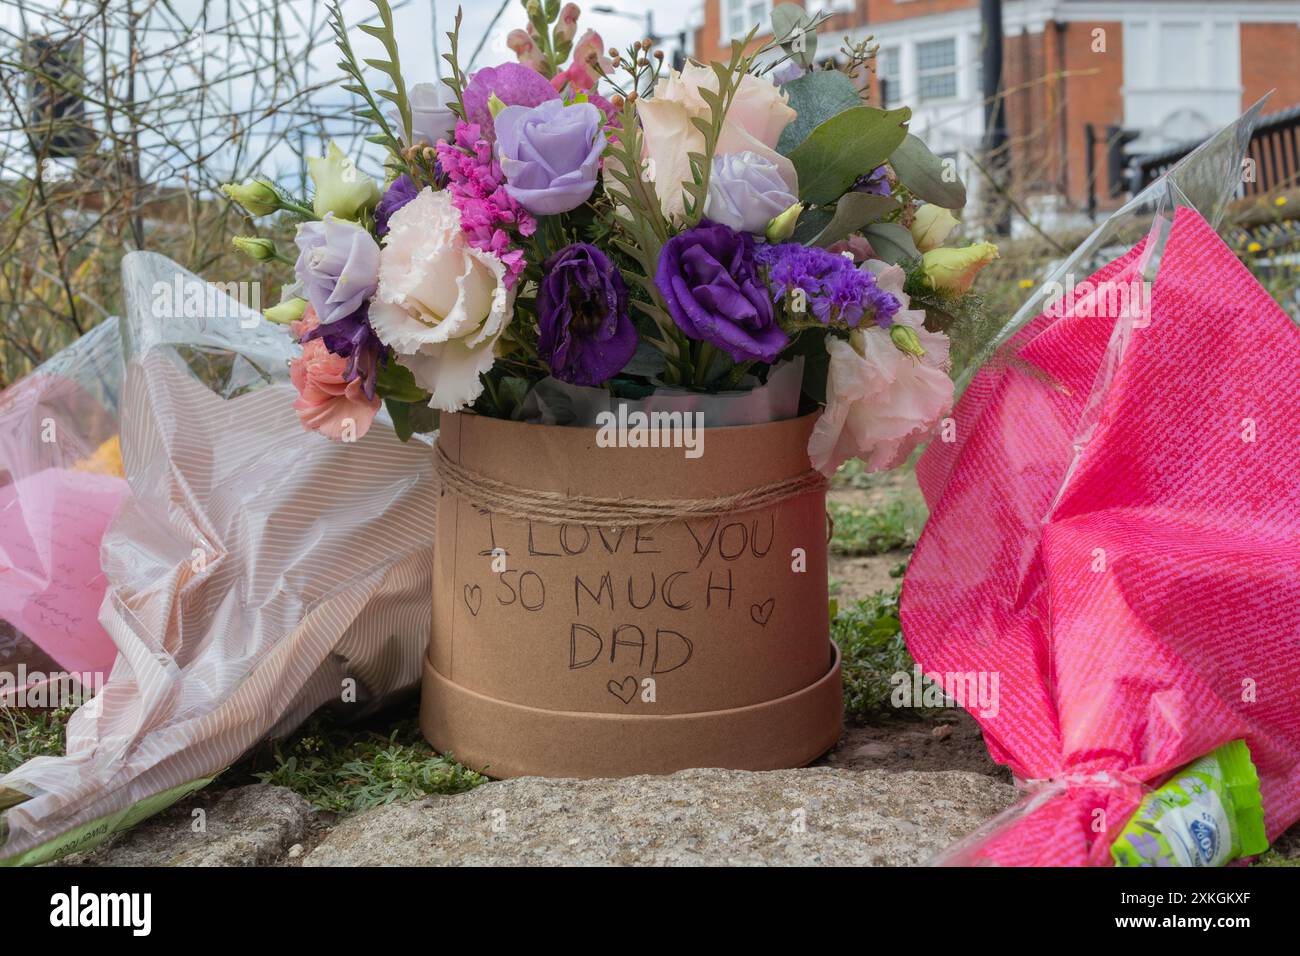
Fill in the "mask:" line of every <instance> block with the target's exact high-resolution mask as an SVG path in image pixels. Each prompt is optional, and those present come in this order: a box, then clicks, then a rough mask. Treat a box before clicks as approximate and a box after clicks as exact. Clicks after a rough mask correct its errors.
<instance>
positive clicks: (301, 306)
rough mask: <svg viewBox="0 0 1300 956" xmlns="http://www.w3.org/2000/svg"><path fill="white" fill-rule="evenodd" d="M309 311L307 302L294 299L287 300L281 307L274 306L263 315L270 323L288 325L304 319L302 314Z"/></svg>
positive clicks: (263, 312) (265, 310) (263, 311)
mask: <svg viewBox="0 0 1300 956" xmlns="http://www.w3.org/2000/svg"><path fill="white" fill-rule="evenodd" d="M306 311H307V300H306V299H299V298H292V299H285V300H284V301H283V302H281V303H280V304H279V305H273V306H271V308H269V309H263V310H262V315H264V316H266V320H267V321H268V322H274V323H275V324H276V325H288V324H289V323H290V322H297V321H298V320H299V319H301V318H302V314H303V313H304V312H306Z"/></svg>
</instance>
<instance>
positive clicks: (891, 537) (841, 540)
mask: <svg viewBox="0 0 1300 956" xmlns="http://www.w3.org/2000/svg"><path fill="white" fill-rule="evenodd" d="M827 507H828V509H829V511H830V516H831V520H832V521H833V522H834V524H835V534H834V537H832V538H831V553H832V554H843V555H849V556H852V557H857V556H860V555H870V554H884V553H885V552H887V551H899V550H902V549H904V548H910V547H912V546H914V545H915V544H916V539H917V537H919V536H920V534H921V528H922V526H924V524H925V519H926V517H927V511H926V508H925V505H924V503H922V502H921V501H920V500H918V499H916V498H911V497H906V498H896V499H894V500H893V501H889V502H886V503H885V504H884V505H881V506H879V507H875V508H867V507H863V506H862V505H857V504H848V503H845V502H841V501H832V502H829V503H828V505H827Z"/></svg>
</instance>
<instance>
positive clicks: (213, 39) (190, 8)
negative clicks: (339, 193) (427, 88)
mask: <svg viewBox="0 0 1300 956" xmlns="http://www.w3.org/2000/svg"><path fill="white" fill-rule="evenodd" d="M247 2H248V6H249V7H252V8H254V9H256V8H258V7H261V8H262V9H264V10H269V9H271V6H270V4H271V3H272V2H275V9H276V11H277V12H278V13H279V15H280V20H281V22H282V23H283V24H285V25H286V27H287V30H288V32H287V34H286V36H285V41H286V46H287V47H288V48H289V49H290V50H292V49H294V47H295V46H297V47H298V49H301V48H302V45H305V44H306V32H305V31H302V30H301V29H300V28H299V27H297V24H299V23H315V24H317V25H320V24H323V22H324V16H325V9H326V5H325V4H324V3H323V2H321V0H247ZM390 3H391V5H392V7H393V10H394V21H395V25H396V34H397V38H398V44H399V51H400V55H401V60H402V71H403V75H404V77H405V79H406V82H407V83H408V85H414V84H416V83H420V82H432V81H434V80H435V79H436V78H437V70H436V68H435V64H437V63H438V62H439V61H438V60H437V58H436V57H435V55H434V48H435V47H434V37H435V35H436V36H437V49H438V52H439V53H446V52H447V49H448V45H447V40H446V36H445V35H446V33H447V31H448V30H450V29H451V28H452V25H453V23H454V21H455V16H456V10H457V8H458V6H463V10H464V19H463V22H462V25H461V50H462V68H464V67H467V66H468V60H469V58H470V56H471V54H472V53H473V51H474V49H475V48H476V47H477V46H478V43H479V40H480V39H481V38H483V37H484V35H485V34H486V36H487V40H486V42H485V43H484V45H483V49H482V52H481V53H480V54H479V57H478V60H477V62H476V64H475V66H476V67H481V66H490V65H493V64H497V63H501V62H504V61H513V60H514V54H513V53H511V52H510V50H509V48H508V47H507V46H506V43H505V38H506V36H507V34H509V32H510V31H511V30H513V29H516V28H519V27H523V26H525V24H526V17H525V13H524V10H523V8H522V6H521V4H520V2H519V0H508V2H507V3H506V4H505V7H504V10H502V4H501V0H463V2H462V0H390ZM651 3H652V4H653V9H654V18H655V22H654V27H655V30H656V32H657V33H659V34H660V35H661V36H670V35H675V34H676V33H677V32H678V31H679V30H681V29H683V28H685V27H686V26H687V25H688V24H690V23H692V22H693V20H692V18H693V17H698V16H699V12H700V10H701V8H702V3H703V0H602V2H596V0H593V2H591V3H589V4H583V3H579V6H580V7H582V8H583V13H582V15H581V17H580V18H579V21H578V30H579V34H581V33H582V32H583V31H585V30H587V29H589V28H590V29H594V30H596V31H597V32H599V33H600V35H601V39H602V40H603V41H604V45H605V46H606V47H609V46H617V47H619V48H622V47H625V46H626V45H627V44H629V43H631V42H632V41H633V40H636V39H639V38H641V37H642V36H644V35H645V20H644V17H645V10H646V9H647V6H648V5H649V4H651ZM148 6H149V4H148V3H147V2H146V0H141V2H138V3H137V4H136V8H135V9H136V11H137V12H138V11H140V10H141V9H144V8H146V7H148ZM596 6H603V7H610V8H613V9H614V10H617V11H622V12H623V15H619V14H617V13H598V12H596V11H595V10H594V9H593V8H594V7H596ZM97 7H98V2H97V0H0V30H2V31H3V32H4V36H3V43H2V44H0V49H3V50H5V51H7V54H6V55H12V54H13V53H14V51H15V48H14V43H15V41H16V39H17V38H19V37H21V36H23V34H24V23H25V24H26V32H28V33H30V34H33V35H39V34H53V35H60V34H62V33H65V32H66V30H67V26H66V21H63V22H61V21H60V19H59V17H60V12H63V13H67V14H70V15H71V18H72V19H73V21H74V22H75V21H80V20H81V19H82V18H84V17H85V16H86V15H87V14H88V13H92V12H93V11H94V10H95V9H96V8H97ZM342 7H343V13H344V18H345V19H346V21H347V22H348V24H349V25H350V26H353V27H354V28H353V29H352V30H351V31H350V39H351V43H352V45H353V47H354V49H355V50H356V53H357V55H358V56H359V57H362V58H365V57H376V56H382V49H381V47H380V45H379V43H378V41H376V40H373V39H372V38H370V37H367V36H365V35H364V34H362V33H361V32H360V31H358V30H356V29H355V24H357V23H358V22H360V21H362V20H363V19H365V18H368V17H372V16H373V15H374V7H373V5H372V4H371V3H370V2H369V0H343V3H342ZM109 9H110V10H112V11H113V17H114V19H115V20H116V21H117V22H118V23H125V12H126V8H125V6H113V7H110V8H109ZM499 10H502V12H501V15H500V17H499V19H497V20H496V22H495V24H493V19H494V17H495V16H496V14H497V13H498V11H499ZM154 11H155V12H154V14H153V16H152V19H150V20H148V21H146V22H147V23H148V24H150V26H149V28H148V29H147V30H146V31H145V32H144V33H142V35H141V39H140V43H141V45H142V52H143V53H144V54H145V55H146V60H145V62H147V63H149V64H150V67H149V68H150V69H155V70H157V69H164V70H165V69H167V67H165V66H164V65H163V63H164V62H166V61H164V60H160V59H159V58H157V57H153V58H149V54H151V53H153V52H155V51H159V50H166V49H169V48H171V47H173V46H175V45H176V44H177V43H178V42H183V40H184V37H183V31H177V30H175V29H170V28H167V29H159V28H158V27H157V26H156V24H157V23H160V22H161V23H164V24H168V25H170V24H175V23H182V24H185V25H192V24H197V23H200V22H203V17H204V15H205V4H204V2H203V0H167V3H166V4H165V5H163V6H155V7H154ZM159 11H164V12H159ZM169 11H174V14H173V13H172V12H169ZM227 11H231V16H232V17H233V27H232V26H231V25H230V24H228V23H226V17H227ZM240 11H241V6H240V4H238V3H227V2H224V0H209V2H208V3H207V4H206V24H207V26H206V33H207V34H208V39H207V41H206V42H207V46H206V47H205V56H204V59H205V62H207V63H208V64H209V69H210V71H211V72H210V73H209V75H208V76H209V81H210V77H211V76H213V75H220V74H222V71H223V70H225V69H226V62H228V61H229V62H233V61H234V57H233V56H230V57H223V55H222V54H223V52H225V51H224V49H223V47H222V43H223V42H224V41H223V39H222V37H221V34H222V32H223V31H229V30H231V29H234V30H237V31H239V32H241V33H243V34H245V35H247V34H248V32H249V31H250V30H252V31H260V30H264V29H265V20H263V21H262V23H261V24H260V25H250V23H251V22H250V21H248V19H247V15H246V14H241V12H240ZM241 15H243V16H244V17H245V22H243V23H241V22H240V21H239V17H240V16H241ZM435 20H436V28H435ZM295 30H297V31H298V33H297V34H295V32H294V31H295ZM257 35H259V36H260V35H261V34H260V32H259V33H258V34H257ZM92 36H95V37H96V38H97V34H92ZM318 40H319V43H318V45H317V46H316V47H315V48H314V49H313V51H312V54H311V56H310V57H309V59H308V69H309V76H308V78H309V80H310V82H311V83H330V82H333V81H335V80H338V79H341V78H342V77H341V74H340V72H339V70H338V68H337V66H336V63H337V60H338V51H337V50H336V49H335V48H334V46H333V43H332V42H331V41H332V37H331V36H330V35H329V33H328V31H322V32H321V33H319V34H318ZM111 42H112V45H113V47H114V48H115V49H116V50H117V53H116V55H115V59H117V60H119V62H120V61H122V60H125V53H126V42H127V41H126V30H125V29H120V30H115V31H113V35H112V37H111ZM254 42H256V41H255V40H254ZM270 44H271V40H270V39H269V38H268V40H267V46H266V47H265V49H266V50H275V49H278V48H277V47H273V46H270ZM91 49H93V45H91V46H88V53H87V56H88V57H90V56H92V55H93V54H92V53H90V52H89V51H90V50H91ZM268 55H269V54H268ZM86 71H87V73H88V75H89V76H91V77H92V78H94V77H97V76H98V72H99V67H98V65H96V64H94V63H92V62H87V64H86ZM236 72H238V71H236ZM171 75H173V76H174V77H176V83H175V85H176V86H177V87H179V88H182V89H183V88H185V87H187V86H190V85H192V84H193V83H195V82H198V80H197V78H191V77H188V76H186V77H184V78H181V77H180V71H179V70H174V69H173V70H172V74H171ZM367 79H368V80H369V81H370V82H371V83H372V85H373V86H374V87H375V88H382V87H383V85H384V84H385V82H386V80H385V78H384V77H383V75H382V74H380V73H378V72H377V71H370V73H369V75H368V77H367ZM268 82H270V78H269V77H260V78H259V77H258V76H246V77H245V76H241V77H238V78H236V79H233V80H230V81H229V82H228V83H227V84H226V85H225V86H223V87H222V90H223V92H224V93H225V94H226V96H227V97H228V98H229V99H230V101H231V102H233V103H236V104H238V103H240V102H246V103H264V102H266V101H267V100H266V97H267V89H266V83H268ZM259 84H260V85H259ZM139 95H141V94H139V93H137V96H139ZM145 95H146V96H147V94H145ZM349 100H350V95H349V94H347V93H345V92H343V91H341V90H339V89H337V87H336V86H330V87H329V88H328V89H323V90H321V91H319V92H317V93H316V94H314V95H313V99H312V101H313V103H314V104H315V105H317V106H318V107H323V108H325V107H329V106H331V105H332V106H333V107H334V108H335V111H336V112H337V111H338V110H339V109H340V108H341V107H342V105H343V104H345V103H347V102H348V101H349ZM90 112H91V113H92V114H94V113H96V112H98V108H97V107H94V106H91V107H90ZM287 119H288V117H286V116H284V115H273V116H269V117H266V118H264V119H259V120H258V122H257V124H256V127H255V128H254V129H253V138H254V139H256V138H260V137H269V139H268V140H267V141H268V142H269V141H270V140H272V139H275V138H276V137H277V135H278V134H277V132H276V131H277V129H279V128H282V127H283V124H284V123H285V122H286V120H287ZM162 122H163V124H164V125H168V126H170V125H172V124H173V123H175V124H176V125H177V126H185V125H186V124H190V125H192V118H191V117H190V116H189V115H188V114H179V115H173V114H170V113H169V114H168V115H167V116H165V117H163V121H162ZM0 125H3V126H6V127H8V126H9V124H8V123H3V124H0ZM10 130H11V131H10V132H8V133H7V134H6V133H0V152H3V154H4V155H5V156H6V157H7V158H6V160H5V163H4V165H5V167H6V169H5V170H3V171H0V173H5V174H9V175H12V173H13V172H14V171H15V170H17V169H20V168H21V167H22V162H23V157H25V156H26V154H27V152H28V151H27V150H26V149H25V141H24V140H22V139H21V137H20V136H18V135H17V134H16V132H15V131H12V127H10ZM199 130H201V131H199ZM228 131H229V124H224V125H223V124H221V123H219V122H217V121H216V120H215V118H213V120H212V121H211V123H210V125H204V126H202V127H199V128H197V129H188V130H185V131H183V132H179V133H178V138H179V139H181V140H189V141H192V142H200V141H201V142H203V143H206V142H208V141H211V140H212V139H219V138H220V137H223V136H224V135H226V133H228ZM334 135H338V134H337V133H335V134H334ZM148 139H149V133H148V132H147V131H146V132H145V133H144V134H143V137H142V142H143V143H144V145H145V146H146V148H147V147H148ZM311 139H315V140H318V139H319V137H312V138H311ZM294 140H295V141H296V137H294ZM343 145H344V146H345V148H348V144H343ZM303 149H304V151H307V152H311V151H313V150H317V149H322V150H323V145H322V144H320V143H319V142H312V141H310V140H309V141H306V142H304V144H303ZM361 149H364V150H365V152H366V154H367V157H368V158H369V160H370V162H368V163H366V164H365V165H367V166H369V167H370V168H371V169H372V171H377V170H378V166H379V164H380V163H381V162H382V150H380V149H378V148H377V147H370V146H361V145H360V144H356V143H354V144H352V150H353V151H358V150H361ZM196 151H197V150H196ZM298 152H299V150H297V149H296V148H292V143H291V144H289V145H287V146H281V147H278V148H276V149H275V151H274V152H273V153H272V155H270V156H268V157H267V158H266V162H265V164H264V166H265V167H269V168H262V169H261V170H260V171H261V172H263V173H264V174H266V175H269V176H272V177H290V176H293V175H295V174H296V172H297V170H298V169H299V167H300V157H299V156H298ZM151 158H153V159H154V160H155V162H154V166H153V168H152V169H145V170H144V174H145V177H146V178H147V179H150V180H153V181H163V180H167V179H169V178H173V177H171V176H169V175H168V172H167V167H168V166H169V165H170V163H169V162H168V160H167V158H166V157H164V159H163V161H162V162H161V163H159V162H157V154H155V156H153V157H151ZM228 158H230V154H229V151H224V152H223V151H218V152H217V153H216V155H214V156H213V157H211V159H210V161H209V163H210V166H211V165H216V166H220V165H221V163H222V162H223V161H225V160H227V159H228ZM146 165H148V163H146ZM177 165H178V166H183V163H178V164H177ZM215 171H216V170H214V172H215ZM249 172H252V171H251V170H246V169H241V170H240V173H241V174H247V173H249ZM286 185H289V184H288V183H286Z"/></svg>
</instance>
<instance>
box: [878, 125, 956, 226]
mask: <svg viewBox="0 0 1300 956" xmlns="http://www.w3.org/2000/svg"><path fill="white" fill-rule="evenodd" d="M889 165H890V166H892V167H894V172H895V173H896V174H897V175H898V180H899V182H901V183H902V184H903V185H904V186H906V187H907V188H908V189H909V190H911V191H912V194H913V195H915V196H917V197H918V198H920V199H924V200H925V201H926V202H931V203H934V204H935V205H936V206H942V207H943V208H944V209H961V208H963V207H964V206H965V205H966V185H965V184H964V183H963V182H962V181H961V178H960V177H959V176H958V175H957V172H956V169H955V168H954V167H953V166H951V165H947V164H945V163H944V161H943V160H942V159H940V158H939V157H938V156H936V155H934V153H932V152H930V147H928V146H926V145H925V143H924V142H922V141H921V139H920V138H919V137H917V136H914V135H913V134H911V133H908V134H907V135H906V136H905V137H903V142H901V143H900V144H899V145H898V148H897V149H895V150H894V152H893V153H892V154H891V155H890V157H889Z"/></svg>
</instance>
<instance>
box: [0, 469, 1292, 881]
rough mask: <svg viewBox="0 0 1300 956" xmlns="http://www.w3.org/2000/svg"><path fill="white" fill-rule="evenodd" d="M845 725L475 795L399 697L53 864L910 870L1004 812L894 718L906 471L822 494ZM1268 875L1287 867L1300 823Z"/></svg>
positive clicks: (921, 728)
mask: <svg viewBox="0 0 1300 956" xmlns="http://www.w3.org/2000/svg"><path fill="white" fill-rule="evenodd" d="M830 510H831V514H832V518H833V520H834V523H835V533H834V538H833V541H832V549H831V550H832V554H831V559H830V585H831V595H832V600H833V601H834V602H835V605H836V610H837V612H838V613H837V615H836V618H835V622H834V625H833V627H834V636H835V638H836V640H837V641H838V642H839V644H840V646H841V648H843V650H844V653H845V709H846V718H847V720H846V727H845V731H844V734H843V735H842V737H841V738H840V741H839V743H838V744H837V746H836V747H835V749H834V750H832V751H831V752H830V753H828V754H826V755H825V756H824V757H823V758H822V759H821V760H819V761H817V762H816V763H815V764H814V765H813V766H812V767H809V768H804V769H798V770H784V771H774V772H769V773H748V772H741V771H727V770H688V771H682V772H681V773H677V774H674V775H672V776H669V777H636V778H630V779H624V780H596V781H575V780H544V779H541V778H520V779H516V780H508V781H500V782H497V781H488V780H486V779H485V778H483V777H481V776H479V775H478V774H475V773H473V772H472V771H469V770H467V769H465V768H464V767H461V766H459V765H458V764H455V763H454V762H452V761H448V760H446V759H444V758H442V757H441V756H439V755H438V754H436V753H434V752H433V751H432V750H431V749H430V748H429V747H428V745H427V744H426V743H425V742H424V740H423V738H422V737H421V736H420V733H419V728H418V724H417V719H416V718H417V711H418V700H417V698H416V697H415V696H414V695H412V696H411V697H410V698H408V699H407V700H405V701H402V702H399V703H398V704H396V705H394V707H392V708H391V709H389V710H388V711H386V712H384V713H381V714H377V715H374V716H373V717H371V718H370V719H368V720H367V721H366V722H365V723H364V724H361V725H349V726H342V725H337V724H335V723H333V722H332V720H331V719H330V718H329V717H325V716H322V717H317V718H315V719H313V720H312V721H310V722H308V724H307V725H306V726H304V727H303V728H301V729H300V730H299V731H298V732H297V733H295V734H294V735H292V736H291V737H290V738H289V739H287V740H285V741H281V742H279V743H276V744H265V745H263V746H261V747H259V748H257V749H256V750H255V751H254V752H253V753H251V754H250V755H249V756H248V757H247V758H245V760H243V761H242V762H241V763H240V764H239V765H237V766H235V767H232V768H231V769H230V770H228V771H227V772H226V773H225V774H223V775H222V776H221V777H220V778H218V780H217V781H216V782H215V783H214V784H212V785H211V786H209V787H208V788H206V789H204V790H202V791H200V792H199V793H197V794H195V795H193V796H192V797H190V798H188V799H187V800H184V801H182V802H181V803H179V804H177V805H176V806H174V807H172V808H170V809H169V810H167V811H165V812H163V813H161V814H159V815H158V816H156V817H154V818H152V819H151V820H148V821H146V822H145V823H143V824H141V825H140V826H138V827H136V828H135V829H134V830H132V831H130V832H128V833H125V834H121V835H119V836H117V837H115V838H113V839H112V840H111V841H110V842H108V843H107V844H105V845H104V846H102V847H100V848H98V849H96V850H93V851H91V852H89V853H85V854H81V855H78V856H76V857H72V858H69V859H68V860H66V861H63V862H66V863H70V864H72V865H79V866H96V865H136V864H153V865H159V864H162V865H199V866H201V865H236V866H238V865H276V866H299V865H302V866H335V865H349V864H377V863H412V864H489V863H505V864H554V863H573V864H582V863H594V864H718V863H730V864H738V865H744V864H851V865H900V864H920V863H925V862H927V861H929V860H932V859H933V858H934V857H935V855H936V854H937V853H939V852H941V851H942V850H944V849H945V848H947V847H948V846H950V845H951V844H952V843H953V842H954V841H956V840H958V839H960V838H961V837H963V836H966V835H967V834H969V833H971V832H972V831H974V830H976V829H978V828H979V827H980V826H981V825H983V824H985V823H986V822H987V821H989V820H990V819H992V818H993V817H995V816H996V815H997V814H998V813H999V812H1001V811H1002V810H1004V809H1006V808H1007V807H1008V806H1010V805H1011V804H1012V802H1013V801H1014V800H1015V790H1014V789H1013V787H1012V785H1011V777H1010V774H1009V773H1008V772H1007V770H1006V769H1005V768H1004V767H1000V766H998V765H997V764H995V763H994V762H993V761H992V760H991V759H990V758H989V755H988V750H987V748H986V747H985V745H984V741H983V738H982V737H981V734H980V731H979V728H978V726H977V725H976V723H975V722H974V720H972V719H971V718H970V716H969V715H968V714H966V713H965V712H964V711H961V710H931V711H907V712H903V713H901V714H900V712H899V711H896V710H894V709H893V708H891V707H890V706H889V703H888V696H889V690H890V687H891V685H890V684H889V681H888V678H889V675H890V674H892V673H894V672H896V671H899V670H903V671H906V670H908V669H910V667H911V664H912V661H911V658H910V656H909V655H908V654H907V650H906V647H905V646H904V644H903V641H902V635H901V631H900V627H899V624H898V604H897V600H898V589H899V585H900V583H901V577H902V573H903V570H904V569H905V567H906V564H907V560H908V557H909V555H910V552H911V548H912V546H913V545H914V544H915V542H916V538H917V535H918V534H919V533H920V529H921V526H922V525H923V524H924V522H925V516H926V511H925V505H924V502H923V501H922V499H921V496H920V492H919V490H918V489H917V488H916V483H915V477H914V475H913V473H912V471H911V470H910V469H902V470H900V471H897V472H893V473H890V474H888V475H884V476H875V475H863V474H862V473H861V471H860V470H858V469H856V468H850V469H847V470H845V471H843V472H841V475H840V476H839V477H838V478H837V481H836V485H835V487H834V489H833V490H832V492H831V496H830ZM0 736H2V737H3V740H4V743H5V747H4V749H0V771H3V770H7V769H9V766H11V765H15V764H16V763H18V762H20V761H21V759H25V758H26V757H27V756H31V755H34V754H36V753H40V752H57V750H58V748H59V741H60V720H59V717H58V715H55V716H53V717H51V716H49V715H45V716H39V717H33V718H29V719H28V720H26V721H25V722H22V723H21V724H12V725H11V726H10V728H9V729H8V730H6V729H5V728H4V726H3V721H0ZM1262 862H1263V863H1264V864H1265V865H1294V864H1296V863H1300V828H1298V829H1297V830H1296V831H1295V833H1294V836H1292V835H1288V836H1287V837H1284V838H1283V839H1282V840H1280V841H1279V843H1278V847H1277V848H1276V849H1275V850H1274V851H1273V852H1271V853H1270V854H1269V855H1268V856H1267V857H1265V858H1264V859H1263V861H1262Z"/></svg>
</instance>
